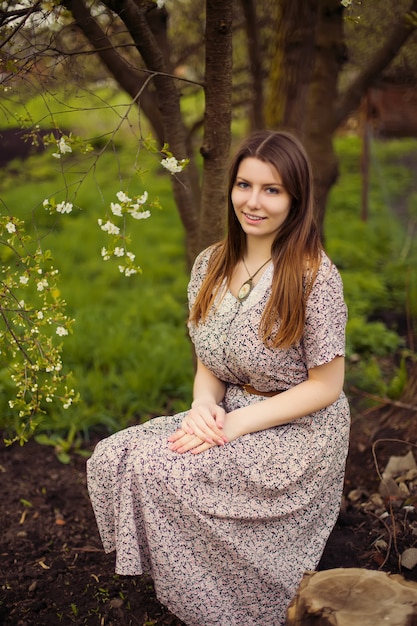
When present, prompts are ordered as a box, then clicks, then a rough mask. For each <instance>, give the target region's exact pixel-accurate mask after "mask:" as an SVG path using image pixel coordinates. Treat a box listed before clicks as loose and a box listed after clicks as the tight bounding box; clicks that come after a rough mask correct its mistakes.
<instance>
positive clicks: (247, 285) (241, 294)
mask: <svg viewBox="0 0 417 626" xmlns="http://www.w3.org/2000/svg"><path fill="white" fill-rule="evenodd" d="M270 260H271V259H270V258H269V259H267V260H266V261H265V263H262V265H261V267H258V269H257V270H256V272H255V273H254V274H252V276H251V275H250V272H249V270H248V268H247V266H246V263H245V259H244V258H243V257H242V262H243V265H244V266H245V270H246V271H247V273H248V276H249V278H248V280H245V282H244V283H243V285H242V286H241V288H240V289H239V291H238V294H237V299H238V300H239V302H244V301H245V300H246V298H247V297H248V295H249V294H250V292H251V291H252V289H253V279H254V278H255V276H256V275H257V274H259V272H260V271H261V269H262V268H263V267H265V265H266V264H267V263H269V261H270Z"/></svg>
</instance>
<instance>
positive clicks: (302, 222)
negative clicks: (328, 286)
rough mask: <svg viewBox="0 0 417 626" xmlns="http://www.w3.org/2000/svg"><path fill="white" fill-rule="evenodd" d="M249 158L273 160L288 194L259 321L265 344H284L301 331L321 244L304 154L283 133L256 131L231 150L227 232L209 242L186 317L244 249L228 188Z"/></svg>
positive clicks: (195, 315)
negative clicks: (207, 255)
mask: <svg viewBox="0 0 417 626" xmlns="http://www.w3.org/2000/svg"><path fill="white" fill-rule="evenodd" d="M248 157H254V158H256V159H259V160H260V161H264V162H265V163H268V164H270V165H272V166H273V167H274V168H275V169H276V170H277V171H278V173H279V175H280V177H281V179H282V183H283V185H284V188H285V189H286V191H287V192H288V194H289V195H290V196H291V198H292V202H291V208H290V211H289V214H288V216H287V218H286V219H285V221H284V223H283V224H282V226H281V228H280V229H279V231H278V232H277V235H276V237H275V239H274V242H273V244H272V248H271V257H272V261H273V264H274V276H273V280H272V288H271V295H270V297H269V299H268V302H267V305H266V307H265V310H264V313H263V315H262V319H261V325H260V332H261V337H262V340H263V342H264V343H265V344H266V345H268V346H270V347H282V348H287V347H289V346H291V345H293V344H294V343H297V342H298V341H299V340H300V339H301V336H302V334H303V329H304V323H305V308H306V300H307V296H308V294H309V292H310V290H311V287H312V285H313V282H314V279H315V276H316V274H317V270H318V267H319V265H320V259H321V252H322V249H323V248H322V245H321V242H320V237H319V235H318V231H317V228H316V225H315V222H314V215H313V186H312V173H311V166H310V163H309V159H308V157H307V154H306V152H305V150H304V148H303V146H302V145H301V143H300V142H299V141H298V140H297V139H296V138H295V137H294V136H292V135H290V134H289V133H286V132H282V131H281V132H274V131H268V130H263V131H257V132H255V133H253V134H252V135H250V136H249V137H248V138H247V139H246V140H245V141H244V142H243V143H242V144H241V146H240V148H239V149H238V151H237V152H236V154H235V156H234V158H233V160H232V162H231V165H230V169H229V185H228V230H227V236H226V239H225V240H224V241H223V242H221V243H219V244H216V246H215V247H214V250H213V253H212V255H211V258H210V262H209V267H208V271H207V274H206V276H205V279H204V281H203V284H202V286H201V289H200V291H199V293H198V296H197V298H196V301H195V303H194V306H193V308H192V310H191V314H190V320H191V321H192V322H198V321H199V320H202V321H204V320H205V319H206V317H207V314H208V311H209V309H210V308H211V306H212V305H213V302H214V299H215V297H216V295H217V294H218V292H219V289H220V287H221V285H222V283H223V281H224V279H226V284H228V283H229V282H230V280H231V278H232V274H233V271H234V268H235V267H236V265H237V263H239V261H240V260H241V259H242V258H243V257H244V254H245V252H246V235H245V232H244V231H243V229H242V227H241V225H240V223H239V220H238V219H237V217H236V214H235V211H234V208H233V205H232V200H231V192H232V189H233V186H234V184H235V181H236V176H237V172H238V169H239V165H240V163H241V162H242V161H243V159H246V158H248ZM277 322H279V323H278V325H277Z"/></svg>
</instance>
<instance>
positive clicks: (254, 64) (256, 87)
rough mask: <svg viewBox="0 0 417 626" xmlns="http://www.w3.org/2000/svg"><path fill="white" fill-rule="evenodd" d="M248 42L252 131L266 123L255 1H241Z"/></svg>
mask: <svg viewBox="0 0 417 626" xmlns="http://www.w3.org/2000/svg"><path fill="white" fill-rule="evenodd" d="M241 3H242V8H243V13H244V16H245V28H246V38H247V42H248V59H249V73H250V76H251V79H252V103H251V113H250V127H251V130H260V129H262V128H263V127H264V126H265V121H264V93H263V91H264V80H263V69H262V53H261V45H260V33H259V25H258V19H257V15H256V3H255V2H254V0H241Z"/></svg>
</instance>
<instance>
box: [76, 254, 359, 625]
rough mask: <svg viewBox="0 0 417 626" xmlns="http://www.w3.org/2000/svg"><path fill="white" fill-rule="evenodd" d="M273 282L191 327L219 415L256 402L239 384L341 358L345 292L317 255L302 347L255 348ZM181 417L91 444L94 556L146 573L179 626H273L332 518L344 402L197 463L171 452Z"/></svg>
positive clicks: (291, 375) (192, 293)
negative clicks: (215, 391)
mask: <svg viewBox="0 0 417 626" xmlns="http://www.w3.org/2000/svg"><path fill="white" fill-rule="evenodd" d="M209 257H210V249H209V250H206V251H204V252H203V253H201V254H200V255H199V257H198V258H197V260H196V262H195V264H194V268H193V271H192V274H191V280H190V284H189V290H188V292H189V301H190V305H191V304H192V303H193V301H194V299H195V297H196V294H197V293H198V290H199V288H200V285H201V283H202V280H203V278H204V275H205V272H206V269H207V264H208V260H209ZM272 275H273V266H272V263H270V265H269V266H268V267H267V269H266V271H265V272H264V274H263V275H262V277H261V279H260V280H259V282H258V283H257V285H256V286H255V287H254V289H253V291H252V292H251V293H250V295H249V297H248V298H247V300H245V301H244V302H243V303H240V302H239V301H238V300H237V299H236V298H235V297H234V296H233V295H232V293H230V292H229V291H227V290H226V291H225V292H224V293H223V296H222V297H221V298H218V302H217V305H216V307H215V309H213V310H212V311H211V312H210V315H209V316H208V318H207V320H206V321H205V322H204V323H199V324H198V325H190V327H189V330H190V336H191V338H192V340H193V342H194V345H195V349H196V353H197V355H198V357H199V358H200V359H201V361H202V362H203V363H204V364H205V365H206V366H207V367H208V368H209V369H210V370H211V371H212V372H213V373H214V374H215V375H216V376H217V377H218V378H220V379H221V380H223V381H225V382H226V383H227V387H226V394H225V398H224V407H225V409H226V411H231V410H233V409H235V408H237V407H241V406H245V405H248V404H251V403H257V402H262V401H263V400H264V398H263V397H262V396H259V395H252V394H250V393H248V392H247V391H245V390H244V389H243V387H242V385H243V384H245V383H250V385H252V386H253V387H254V388H255V389H257V390H261V391H279V390H286V389H288V388H290V387H293V386H294V385H297V384H298V383H300V382H302V381H304V380H305V379H306V378H307V371H308V369H309V368H312V367H315V366H318V365H322V364H324V363H328V362H330V361H331V360H332V359H333V358H335V357H336V356H339V355H343V354H344V346H345V324H346V306H345V304H344V301H343V290H342V284H341V279H340V276H339V273H338V271H337V269H336V268H335V266H334V265H332V263H331V262H330V260H329V259H328V257H327V256H326V255H325V254H323V258H322V263H321V266H320V269H319V272H318V275H317V278H316V280H315V283H314V286H313V289H312V291H311V293H310V295H309V298H308V304H307V315H306V323H305V331H304V335H303V338H302V340H301V342H300V343H299V344H298V345H296V346H293V347H291V348H290V349H285V350H282V349H270V348H267V347H265V346H264V345H263V343H262V342H261V340H260V339H259V336H258V335H259V333H258V331H259V322H260V319H261V316H262V312H263V310H264V307H265V303H266V301H267V299H268V296H269V294H270V288H271V280H272ZM183 416H184V414H183V413H181V414H178V415H174V416H169V417H158V418H155V419H152V420H150V421H149V422H147V423H145V424H143V425H138V426H133V427H130V428H127V429H125V430H122V431H121V432H118V433H116V434H114V435H112V436H111V437H109V438H107V439H105V440H103V441H101V442H100V443H99V444H98V445H97V447H96V449H95V451H94V454H93V456H92V457H91V459H89V461H88V464H87V470H88V472H87V473H88V487H89V492H90V497H91V501H92V504H93V508H94V511H95V515H96V519H97V524H98V527H99V531H100V536H101V539H102V542H103V545H104V549H105V550H106V552H111V551H113V550H115V551H116V572H117V573H119V574H123V575H139V574H143V573H149V574H150V575H151V576H152V578H153V580H154V583H155V590H156V594H157V597H158V599H159V600H160V601H161V602H162V603H163V604H164V605H166V606H167V607H168V608H169V610H170V611H171V612H173V613H174V614H175V615H177V616H178V617H179V618H180V619H181V620H183V621H184V622H185V623H186V624H187V625H188V626H242V625H244V626H255V625H257V626H258V625H259V624H262V625H263V626H281V625H283V624H285V618H286V610H287V607H288V604H289V602H290V601H291V599H292V597H293V596H294V593H295V591H296V589H297V586H298V584H299V583H300V580H301V578H302V576H303V573H304V572H305V571H306V570H314V569H315V567H316V566H317V563H318V561H319V559H320V556H321V554H322V551H323V548H324V546H325V543H326V541H327V538H328V536H329V534H330V532H331V529H332V527H333V526H334V523H335V521H336V518H337V515H338V511H339V506H340V498H341V493H342V486H343V477H344V468H345V461H346V455H347V449H348V440H349V407H348V403H347V400H346V397H345V395H344V394H343V393H342V394H341V395H340V397H339V399H338V400H337V401H336V402H334V403H333V404H332V405H331V406H328V407H327V408H325V409H322V410H320V411H317V412H315V413H313V414H311V415H307V416H305V417H303V418H300V419H297V420H295V421H293V422H291V423H289V424H285V425H283V426H277V427H274V428H270V429H267V430H263V431H260V432H255V433H252V434H248V435H244V436H243V437H240V438H239V439H237V440H235V441H233V442H231V443H229V444H226V445H224V446H221V447H214V448H211V449H209V450H207V451H205V452H202V453H200V454H197V455H193V454H191V453H185V454H178V453H176V452H172V451H171V450H169V448H168V442H167V438H168V437H169V435H170V434H171V433H173V432H174V431H175V430H176V429H177V427H178V426H179V425H180V423H181V421H182V419H183Z"/></svg>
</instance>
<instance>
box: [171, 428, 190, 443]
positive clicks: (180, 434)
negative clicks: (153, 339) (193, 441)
mask: <svg viewBox="0 0 417 626" xmlns="http://www.w3.org/2000/svg"><path fill="white" fill-rule="evenodd" d="M185 434H186V433H185V432H184V430H182V428H179V429H178V430H176V431H175V433H172V435H170V436H169V437H168V441H170V442H175V441H178V439H181V437H184V435H185Z"/></svg>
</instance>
